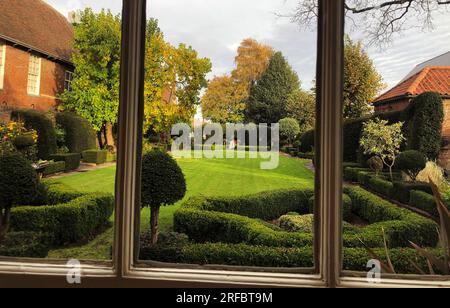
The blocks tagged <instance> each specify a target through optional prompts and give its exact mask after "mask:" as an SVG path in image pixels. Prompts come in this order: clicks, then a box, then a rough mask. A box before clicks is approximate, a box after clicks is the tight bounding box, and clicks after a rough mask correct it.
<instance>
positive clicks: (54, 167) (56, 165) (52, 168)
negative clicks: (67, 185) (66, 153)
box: [42, 161, 66, 176]
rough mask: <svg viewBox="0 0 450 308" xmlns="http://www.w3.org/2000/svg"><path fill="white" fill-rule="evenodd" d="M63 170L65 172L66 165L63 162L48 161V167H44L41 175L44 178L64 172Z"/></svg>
mask: <svg viewBox="0 0 450 308" xmlns="http://www.w3.org/2000/svg"><path fill="white" fill-rule="evenodd" d="M65 170H66V163H65V162H64V161H50V162H49V164H48V166H47V167H45V169H44V171H43V172H42V174H43V175H44V176H48V175H52V174H55V173H60V172H64V171H65Z"/></svg>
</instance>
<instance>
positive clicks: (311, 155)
mask: <svg viewBox="0 0 450 308" xmlns="http://www.w3.org/2000/svg"><path fill="white" fill-rule="evenodd" d="M314 156H315V154H314V153H302V152H298V153H297V157H298V158H302V159H311V160H313V159H314Z"/></svg>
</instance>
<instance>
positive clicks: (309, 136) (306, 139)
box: [299, 130, 315, 153]
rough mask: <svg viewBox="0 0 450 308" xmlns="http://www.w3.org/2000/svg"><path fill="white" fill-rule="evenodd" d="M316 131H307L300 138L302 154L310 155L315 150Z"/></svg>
mask: <svg viewBox="0 0 450 308" xmlns="http://www.w3.org/2000/svg"><path fill="white" fill-rule="evenodd" d="M314 134H315V131H314V130H310V131H307V132H305V133H303V134H302V135H301V136H300V149H299V150H300V152H303V153H308V152H311V151H313V150H314Z"/></svg>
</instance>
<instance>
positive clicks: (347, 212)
mask: <svg viewBox="0 0 450 308" xmlns="http://www.w3.org/2000/svg"><path fill="white" fill-rule="evenodd" d="M314 199H315V197H314V196H312V197H311V198H310V199H309V213H314V205H315V200H314ZM342 205H343V209H342V216H343V219H344V220H345V221H350V219H351V217H352V199H351V198H350V197H349V196H348V195H346V194H342Z"/></svg>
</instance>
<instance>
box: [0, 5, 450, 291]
mask: <svg viewBox="0 0 450 308" xmlns="http://www.w3.org/2000/svg"><path fill="white" fill-rule="evenodd" d="M145 12H146V0H124V1H123V14H122V16H123V22H122V62H121V83H120V106H119V132H118V144H119V146H118V162H117V174H116V176H117V177H116V201H115V202H116V207H115V211H116V215H115V228H114V244H113V261H112V262H110V263H108V262H107V263H99V262H91V263H88V264H86V263H83V268H82V283H83V284H82V285H81V287H96V286H101V287H120V286H126V287H136V286H137V287H178V288H183V287H233V286H237V285H240V286H242V285H244V286H255V287H258V286H259V287H264V286H291V287H300V286H301V287H333V288H334V287H389V286H394V287H415V286H419V287H420V286H446V287H450V281H429V280H426V279H422V280H411V279H410V280H391V279H384V280H383V282H382V283H380V284H376V285H374V284H370V283H368V282H367V281H366V280H365V279H364V278H359V277H343V276H342V275H343V274H344V275H346V274H345V272H343V271H342V270H341V269H342V266H341V265H342V254H341V251H342V238H341V236H342V235H341V213H340V205H341V198H342V193H341V192H342V157H341V156H342V154H340V155H341V156H338V157H336V155H335V153H342V139H343V136H342V108H341V107H342V99H341V98H342V80H343V61H344V58H343V37H344V15H345V14H344V0H320V1H319V14H318V15H319V22H318V42H317V44H318V53H317V55H318V58H317V88H318V93H317V121H318V123H320V125H318V126H319V129H317V130H316V150H317V152H316V158H317V162H318V164H317V165H318V166H317V167H318V169H317V176H316V196H318V198H316V199H317V201H316V208H317V210H316V213H315V215H316V218H320V221H321V222H322V223H321V224H320V225H319V224H317V225H316V226H315V229H316V234H317V236H316V237H317V238H318V243H319V244H318V245H316V247H314V250H315V252H316V256H317V257H318V259H319V261H320V262H319V263H318V266H317V269H318V271H317V273H315V274H313V275H306V274H283V273H275V274H274V273H254V272H244V271H223V270H221V271H217V270H203V269H198V270H195V269H173V268H172V269H169V268H145V269H142V268H138V267H136V266H134V262H133V261H134V255H136V254H137V246H136V245H133V244H134V241H135V231H136V228H139V221H138V219H139V215H136V211H139V208H137V207H136V206H135V204H137V203H138V202H139V183H140V173H139V170H140V162H139V160H138V159H137V158H138V157H140V155H141V152H142V149H141V145H140V142H139V141H140V140H141V138H142V129H141V128H142V122H143V121H142V114H143V112H142V110H143V76H144V66H143V61H144V48H143V47H144V42H145V20H146V13H145ZM319 152H320V153H321V154H322V155H319ZM18 261H19V262H18ZM66 273H67V268H66V265H65V261H64V260H58V261H55V260H45V261H43V260H27V259H22V260H18V259H15V260H14V259H0V287H3V286H7V287H11V286H22V287H23V286H41V287H42V286H49V287H50V286H59V287H61V286H65V287H71V285H68V284H67V283H66V280H65V275H66Z"/></svg>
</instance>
